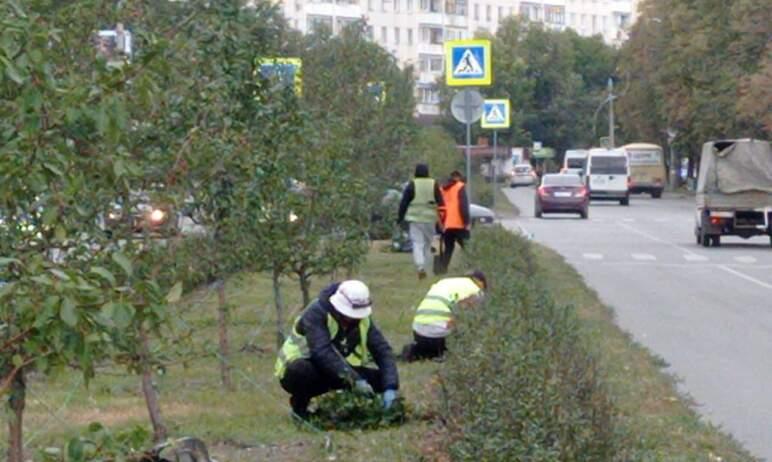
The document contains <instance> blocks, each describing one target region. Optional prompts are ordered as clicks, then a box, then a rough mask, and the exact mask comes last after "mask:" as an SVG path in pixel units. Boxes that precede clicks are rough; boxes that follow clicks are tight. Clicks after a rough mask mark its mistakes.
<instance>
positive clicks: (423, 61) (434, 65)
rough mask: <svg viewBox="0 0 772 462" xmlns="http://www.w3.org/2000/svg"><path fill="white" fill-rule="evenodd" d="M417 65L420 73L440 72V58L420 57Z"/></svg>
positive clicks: (431, 56)
mask: <svg viewBox="0 0 772 462" xmlns="http://www.w3.org/2000/svg"><path fill="white" fill-rule="evenodd" d="M418 65H419V69H420V70H421V72H442V56H441V55H420V56H419V57H418Z"/></svg>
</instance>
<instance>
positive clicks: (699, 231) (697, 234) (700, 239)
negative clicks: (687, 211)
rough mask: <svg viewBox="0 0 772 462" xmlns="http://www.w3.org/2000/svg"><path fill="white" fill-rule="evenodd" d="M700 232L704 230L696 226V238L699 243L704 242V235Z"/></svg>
mask: <svg viewBox="0 0 772 462" xmlns="http://www.w3.org/2000/svg"><path fill="white" fill-rule="evenodd" d="M700 234H702V231H701V230H700V228H695V229H694V237H695V240H696V241H697V245H700V244H702V236H701V235H700Z"/></svg>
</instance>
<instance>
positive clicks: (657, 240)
mask: <svg viewBox="0 0 772 462" xmlns="http://www.w3.org/2000/svg"><path fill="white" fill-rule="evenodd" d="M619 226H621V227H623V228H625V229H627V230H629V231H632V232H634V233H635V234H638V235H641V236H643V237H645V238H647V239H650V240H652V241H654V242H659V243H660V244H665V245H669V246H670V247H674V248H676V249H678V250H680V251H681V252H683V253H686V254H689V255H699V254H697V253H694V252H692V251H691V250H689V249H687V248H686V247H682V246H680V245H678V244H673V243H672V242H668V241H666V240H664V239H660V238H658V237H657V236H652V235H651V234H649V233H645V232H643V231H641V230H639V229H635V228H633V227H632V226H630V225H626V224H624V223H619Z"/></svg>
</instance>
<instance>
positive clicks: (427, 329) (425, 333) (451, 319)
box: [400, 271, 488, 361]
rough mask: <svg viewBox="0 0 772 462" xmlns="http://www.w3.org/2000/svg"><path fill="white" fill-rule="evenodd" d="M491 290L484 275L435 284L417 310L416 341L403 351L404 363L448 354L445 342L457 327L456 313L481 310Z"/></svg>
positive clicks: (443, 280) (414, 326)
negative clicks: (475, 307) (478, 307)
mask: <svg viewBox="0 0 772 462" xmlns="http://www.w3.org/2000/svg"><path fill="white" fill-rule="evenodd" d="M487 287H488V282H487V280H486V278H485V274H483V272H482V271H473V272H472V273H470V274H468V275H466V276H463V277H451V278H444V279H440V280H439V281H437V282H436V283H434V285H432V286H431V288H429V292H427V294H426V295H425V296H424V298H423V300H421V303H420V304H419V305H418V308H417V309H416V313H415V317H414V318H413V339H414V341H413V343H410V344H407V345H405V347H404V348H403V349H402V354H401V355H400V357H401V359H404V360H405V361H415V360H419V359H430V358H437V357H441V356H442V355H443V354H444V353H445V338H446V337H447V336H448V335H450V333H451V332H452V330H453V327H454V324H455V316H454V313H455V312H456V310H458V309H460V308H462V307H473V306H477V305H478V304H479V303H480V302H481V301H482V299H483V295H484V291H485V289H486V288H487Z"/></svg>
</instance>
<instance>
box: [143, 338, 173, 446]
mask: <svg viewBox="0 0 772 462" xmlns="http://www.w3.org/2000/svg"><path fill="white" fill-rule="evenodd" d="M139 335H140V361H141V367H142V393H143V394H144V395H145V404H147V412H148V414H150V423H151V424H152V425H153V441H154V442H155V443H156V444H158V443H162V442H164V441H165V440H166V435H167V430H166V426H165V425H164V423H163V418H162V417H161V406H160V405H159V404H158V393H157V392H156V390H155V387H153V368H152V367H151V366H150V341H149V340H148V337H147V333H146V332H145V330H144V329H141V328H140V332H139Z"/></svg>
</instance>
